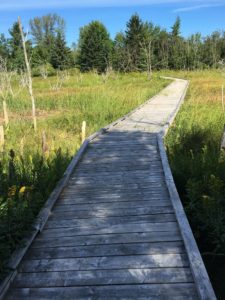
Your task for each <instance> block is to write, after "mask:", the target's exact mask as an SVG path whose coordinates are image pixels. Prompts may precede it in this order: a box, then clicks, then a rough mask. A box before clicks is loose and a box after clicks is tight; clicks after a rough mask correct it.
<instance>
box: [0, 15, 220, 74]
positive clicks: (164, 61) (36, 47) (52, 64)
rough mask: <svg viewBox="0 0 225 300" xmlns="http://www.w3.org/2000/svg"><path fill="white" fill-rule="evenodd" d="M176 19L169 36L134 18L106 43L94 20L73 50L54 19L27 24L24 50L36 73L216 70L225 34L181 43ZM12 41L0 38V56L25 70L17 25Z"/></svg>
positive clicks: (48, 17)
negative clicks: (65, 70)
mask: <svg viewBox="0 0 225 300" xmlns="http://www.w3.org/2000/svg"><path fill="white" fill-rule="evenodd" d="M180 29H181V21H180V18H179V17H178V18H177V19H176V21H175V23H174V24H173V26H172V27H171V30H170V31H167V30H165V29H163V28H161V27H160V26H156V25H154V24H153V23H151V22H143V21H142V20H141V18H140V17H139V16H138V15H137V14H135V15H133V16H131V18H130V20H129V21H128V22H127V25H126V30H125V32H119V33H118V34H117V35H116V36H115V39H114V40H112V39H111V38H110V35H109V32H108V31H107V29H106V27H105V26H104V25H103V24H102V23H100V22H99V21H93V22H91V23H90V24H88V25H86V26H84V27H82V28H81V29H80V37H79V41H78V44H77V45H75V44H74V45H73V46H72V47H71V48H69V47H68V46H67V43H66V37H65V21H64V20H63V19H62V18H61V17H60V16H58V15H56V14H49V15H46V16H42V17H36V18H34V19H31V20H30V31H29V35H28V34H26V33H25V35H26V36H27V37H28V36H31V39H27V41H26V44H27V50H28V53H29V56H30V61H31V65H32V68H33V70H34V73H38V72H41V68H43V66H45V68H46V70H47V71H48V73H49V74H50V73H51V72H54V70H56V69H59V70H63V69H67V68H72V67H77V68H79V69H80V70H81V71H84V72H85V71H90V70H97V71H98V72H106V71H107V70H110V69H114V70H116V71H122V72H130V71H147V72H148V74H149V75H151V72H152V70H153V69H157V70H158V69H177V70H195V69H204V68H211V67H218V66H219V63H220V62H221V61H222V60H223V59H225V32H219V31H215V32H213V33H212V34H211V35H208V36H206V37H202V36H201V34H200V33H196V34H193V35H191V36H190V37H188V38H184V37H182V36H181V33H180ZM9 33H10V38H8V39H6V38H5V36H4V34H1V36H0V56H1V57H2V58H4V59H5V60H7V64H8V68H9V69H13V70H22V69H23V68H24V59H23V49H22V41H21V36H20V32H19V26H18V23H17V22H15V23H14V24H13V26H12V28H11V29H10V30H9Z"/></svg>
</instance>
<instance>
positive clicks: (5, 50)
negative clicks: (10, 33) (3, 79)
mask: <svg viewBox="0 0 225 300" xmlns="http://www.w3.org/2000/svg"><path fill="white" fill-rule="evenodd" d="M0 56H1V57H2V58H3V59H8V57H9V46H8V41H7V39H6V38H5V35H4V34H3V33H2V34H0Z"/></svg>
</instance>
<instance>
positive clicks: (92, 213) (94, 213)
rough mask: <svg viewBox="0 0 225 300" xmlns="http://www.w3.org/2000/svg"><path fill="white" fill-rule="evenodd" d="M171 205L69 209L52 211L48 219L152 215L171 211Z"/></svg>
mask: <svg viewBox="0 0 225 300" xmlns="http://www.w3.org/2000/svg"><path fill="white" fill-rule="evenodd" d="M173 212H174V211H173V208H172V206H161V207H160V206H159V207H158V206H156V207H149V206H146V207H137V208H126V209H121V208H118V209H117V208H115V209H111V210H104V209H99V210H97V209H95V210H84V211H82V210H80V211H79V210H77V209H74V210H69V211H66V212H65V211H63V212H61V211H58V212H55V211H53V212H52V214H51V216H50V217H49V220H58V218H59V219H60V217H61V218H64V219H65V220H69V219H75V218H81V219H83V218H102V217H116V216H117V217H118V216H139V215H150V214H152V215H154V214H161V213H173Z"/></svg>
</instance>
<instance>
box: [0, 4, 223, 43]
mask: <svg viewBox="0 0 225 300" xmlns="http://www.w3.org/2000/svg"><path fill="white" fill-rule="evenodd" d="M135 12H137V13H138V14H139V15H140V16H141V18H142V19H143V20H145V21H152V22H153V23H155V24H158V25H160V26H162V27H163V28H167V29H170V27H171V26H172V24H173V23H174V21H175V19H176V17H177V16H180V17H181V20H182V34H183V35H185V36H187V35H190V34H191V33H194V32H201V33H202V34H203V35H207V34H209V33H211V32H212V31H213V30H223V29H225V23H224V20H225V0H214V1H210V0H188V1H184V0H0V32H3V33H5V34H6V35H7V34H8V29H9V28H10V27H11V25H12V23H13V22H14V21H15V20H16V19H17V17H18V15H20V17H21V19H22V22H23V25H24V29H25V30H27V29H28V24H29V19H30V18H32V17H35V16H41V15H44V14H48V13H57V14H59V15H60V16H62V17H63V18H64V19H65V20H66V36H67V41H68V44H69V45H70V44H71V43H72V42H76V41H77V39H78V36H79V28H80V27H82V26H84V25H85V24H87V23H89V22H90V21H92V20H100V21H102V22H103V23H104V24H105V25H106V27H107V28H108V30H109V32H110V34H111V37H112V38H113V37H114V36H115V34H116V33H117V32H119V31H121V30H124V29H125V26H126V22H127V21H128V19H129V18H130V16H131V15H132V14H133V13H135Z"/></svg>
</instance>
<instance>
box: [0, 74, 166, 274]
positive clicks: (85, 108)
mask: <svg viewBox="0 0 225 300" xmlns="http://www.w3.org/2000/svg"><path fill="white" fill-rule="evenodd" d="M70 72H71V74H70V76H68V78H67V80H65V81H64V82H63V85H62V87H61V88H60V89H58V90H53V89H52V88H51V87H52V86H53V85H54V84H55V82H56V81H57V78H56V77H50V78H47V79H42V78H37V77H35V78H34V94H35V98H36V108H37V126H38V131H37V132H36V133H35V132H34V130H33V128H32V119H31V103H30V99H29V95H28V94H27V92H26V90H25V89H22V90H21V93H20V94H18V95H17V96H16V97H15V98H8V99H7V105H8V110H9V120H10V124H9V128H7V129H6V131H5V134H6V135H5V140H6V142H5V147H4V151H3V152H2V153H0V276H1V277H4V275H5V272H7V269H6V266H7V260H8V258H9V257H10V255H11V253H12V251H13V250H14V249H15V248H16V247H17V246H18V245H19V244H20V242H21V239H22V238H23V236H24V235H25V234H26V232H27V231H28V230H29V228H30V225H31V223H32V222H33V220H34V218H35V216H36V215H37V213H38V211H39V210H40V208H41V207H42V205H43V204H44V202H45V201H46V199H47V197H48V196H49V194H50V192H51V191H52V190H53V188H54V186H55V184H56V182H57V181H58V180H59V179H60V178H61V176H62V174H63V172H64V170H65V168H66V166H67V165H68V164H69V162H70V160H71V158H72V156H73V155H74V154H75V153H76V151H77V150H78V148H79V147H80V144H81V136H80V135H81V126H82V121H84V120H85V121H86V122H87V135H90V134H91V133H93V132H95V131H96V130H98V129H100V128H101V127H103V126H105V125H107V124H108V123H111V122H112V121H114V120H116V119H117V118H119V117H121V116H123V115H124V114H126V113H128V112H129V111H130V110H132V109H134V108H135V107H136V106H138V105H140V104H141V103H143V102H144V101H146V100H147V99H149V98H150V97H151V96H153V95H154V94H156V93H157V92H159V91H160V90H161V89H162V88H163V87H164V86H165V85H167V84H168V82H167V81H165V80H162V79H160V78H159V77H158V76H157V75H155V76H154V77H153V79H152V80H151V81H149V80H147V76H146V74H140V73H133V74H114V73H113V74H111V76H110V77H109V78H108V79H107V80H103V79H102V76H100V75H98V74H96V73H87V74H80V73H79V72H77V71H76V70H71V71H70ZM17 88H19V87H18V86H17V83H16V82H14V89H17ZM1 122H3V118H2V119H1ZM43 131H45V134H46V141H47V148H48V150H47V151H46V153H44V155H43V153H42V139H41V136H42V132H43Z"/></svg>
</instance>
